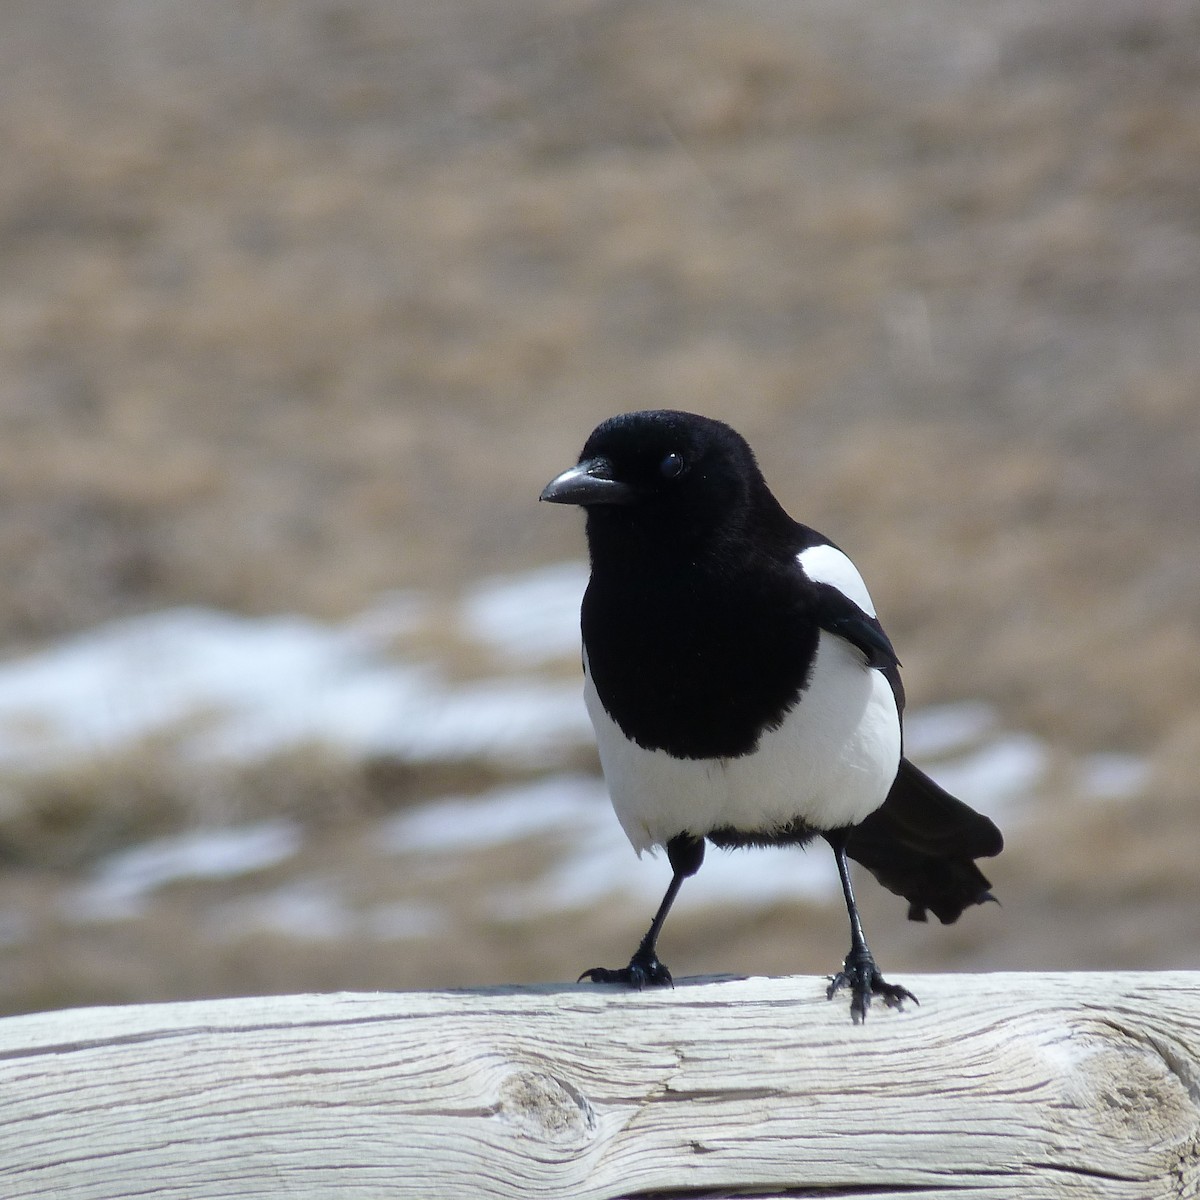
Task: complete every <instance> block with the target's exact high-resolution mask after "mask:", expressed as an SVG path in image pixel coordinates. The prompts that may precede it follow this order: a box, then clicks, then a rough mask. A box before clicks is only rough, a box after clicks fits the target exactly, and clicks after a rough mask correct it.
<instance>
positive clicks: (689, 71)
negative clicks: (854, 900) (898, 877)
mask: <svg viewBox="0 0 1200 1200" xmlns="http://www.w3.org/2000/svg"><path fill="white" fill-rule="evenodd" d="M0 139H2V143H3V147H4V152H3V154H2V155H0V497H2V501H3V502H2V503H0V564H2V566H3V569H2V570H0V647H2V651H3V656H2V658H0V1010H3V1011H10V1012H11V1011H21V1010H28V1009H35V1008H41V1007H56V1006H65V1005H74V1004H86V1003H109V1002H132V1001H143V1000H155V999H166V998H176V997H178V998H183V997H196V996H217V995H235V994H248V993H258V992H282V991H297V990H325V989H343V988H344V989H375V988H413V987H437V986H444V985H473V984H487V983H501V982H504V983H519V982H527V981H537V980H563V979H573V978H574V977H575V976H576V975H577V974H578V972H579V971H581V970H583V969H584V968H586V967H590V966H593V965H597V964H607V965H618V964H620V963H622V962H624V961H625V960H626V959H627V957H628V955H629V953H630V952H631V951H632V949H633V946H634V945H635V944H636V941H637V939H638V938H639V937H640V936H641V934H642V932H643V930H644V928H645V926H646V924H647V923H648V920H649V916H650V913H651V912H652V910H653V907H654V905H655V904H656V903H657V900H658V898H659V896H660V894H661V891H662V889H663V887H664V886H665V883H666V880H667V877H668V875H669V869H668V867H667V865H666V863H665V861H664V860H663V859H662V858H660V859H658V860H649V859H646V860H642V861H641V862H639V861H638V860H637V859H636V858H635V857H634V855H633V852H632V851H631V850H630V849H629V847H628V845H627V844H625V843H624V841H623V838H622V835H621V834H620V831H619V829H618V828H617V825H616V821H615V818H614V817H613V816H612V814H611V811H610V810H609V808H608V805H607V801H606V799H605V795H604V791H603V787H602V784H601V783H600V782H599V776H598V767H597V763H596V759H595V755H594V750H593V748H592V743H591V736H590V731H589V729H588V726H587V722H586V717H585V716H584V714H583V710H582V705H581V702H580V699H579V689H580V685H579V678H578V645H577V627H576V620H577V606H578V601H579V596H580V594H581V592H582V589H583V586H584V582H585V579H586V568H585V566H584V564H583V550H584V543H583V532H582V523H581V521H580V519H579V517H578V514H576V513H573V512H570V511H564V510H561V509H553V510H551V509H548V508H546V507H543V508H541V509H539V507H538V505H537V502H536V499H537V495H538V492H539V490H540V489H541V487H542V485H543V484H544V483H545V482H546V481H547V480H548V479H549V478H550V477H551V476H552V475H554V474H555V473H557V472H558V471H559V470H561V469H562V468H564V467H565V466H567V465H569V464H570V463H571V462H573V461H574V459H575V457H576V455H577V453H578V450H579V448H580V446H581V445H582V442H583V440H584V438H585V436H586V435H587V433H588V432H589V430H590V429H591V428H592V426H593V425H594V424H596V423H597V422H598V421H599V420H601V419H602V418H604V417H606V416H608V415H610V414H612V413H614V412H617V411H619V410H623V409H632V408H644V407H679V408H687V409H693V410H697V411H700V412H703V413H707V414H709V415H712V416H717V417H721V418H724V419H726V420H728V421H730V422H731V423H733V424H734V425H735V426H736V427H737V428H738V429H739V430H741V431H742V432H743V433H744V434H745V435H746V436H747V437H748V439H749V440H750V441H751V443H752V444H753V445H754V446H755V447H756V448H757V449H758V451H759V455H760V459H761V461H762V464H763V467H764V470H765V472H766V474H767V477H768V479H769V480H770V482H771V484H772V486H773V488H774V490H775V492H776V493H777V495H779V497H780V498H781V499H782V500H783V501H784V503H785V504H786V505H787V507H788V508H789V509H790V510H791V511H792V512H793V513H794V514H795V515H797V516H798V517H800V518H801V519H803V520H805V521H807V522H808V523H809V524H812V525H814V526H816V527H817V528H818V529H821V530H822V531H823V532H825V533H827V534H828V535H830V536H831V537H833V538H835V539H836V540H837V541H838V542H839V543H841V544H842V545H843V546H845V547H846V548H847V549H848V550H849V551H850V552H851V553H852V554H853V555H854V557H855V559H856V561H857V562H858V563H859V565H860V566H861V568H862V569H863V572H864V574H865V575H866V577H867V579H868V580H869V582H870V586H871V589H872V592H873V594H874V597H875V600H876V603H877V605H878V607H879V610H880V615H881V617H882V619H883V621H884V622H885V624H886V625H887V627H888V629H889V631H890V633H891V635H892V638H893V640H894V642H895V644H896V646H897V647H898V650H899V653H900V657H901V659H902V660H903V662H904V664H905V669H906V680H907V684H908V691H909V702H910V706H911V714H912V716H911V721H910V726H909V748H910V753H911V755H912V756H913V757H914V758H916V759H917V760H918V761H919V762H920V763H921V764H922V765H924V766H926V767H928V768H929V769H930V770H931V771H932V772H933V773H934V774H935V775H936V776H937V777H938V778H940V779H942V780H943V781H944V782H945V783H947V785H948V786H951V787H953V788H955V789H956V790H958V791H959V792H960V794H962V795H963V796H964V798H966V799H967V800H968V801H971V802H972V803H975V804H976V805H977V806H978V807H980V808H982V809H984V810H985V811H988V812H990V813H992V814H993V815H994V816H995V817H996V819H997V820H998V821H999V822H1000V824H1001V825H1002V826H1003V827H1004V829H1005V832H1006V834H1007V837H1008V849H1007V850H1006V852H1005V854H1004V855H1003V856H1002V857H1001V858H1000V859H998V860H996V861H995V862H994V863H992V864H990V865H989V866H988V874H989V875H990V876H991V877H992V879H993V882H994V884H995V888H996V891H997V893H998V894H999V896H1000V898H1001V900H1002V903H1003V907H1001V908H997V907H995V906H988V907H987V908H986V909H981V910H978V911H975V912H971V913H969V914H967V915H966V916H965V917H964V918H963V920H962V921H961V922H960V923H959V924H958V925H956V926H954V927H951V928H947V929H943V928H940V927H937V926H928V927H927V926H918V925H912V924H909V923H907V922H906V921H905V919H904V905H903V903H902V902H900V901H899V900H897V899H895V898H894V897H892V896H890V895H887V894H885V893H883V892H882V891H881V890H880V889H878V888H876V887H874V886H873V885H868V884H867V883H866V882H864V885H863V887H862V889H861V890H862V893H863V897H862V898H863V902H864V916H865V920H866V921H867V931H868V936H869V937H870V938H871V941H872V944H873V946H874V948H875V951H876V953H877V955H878V956H879V958H880V961H881V964H882V966H883V968H884V970H885V971H886V972H887V973H888V975H889V977H891V978H893V979H900V980H903V978H904V975H905V972H913V971H920V970H929V969H938V970H943V969H946V970H955V969H958V970H992V969H1053V968H1134V967H1138V968H1165V967H1197V966H1200V888H1198V887H1197V885H1196V863H1197V861H1198V860H1200V829H1198V827H1197V809H1196V803H1195V800H1196V790H1197V783H1196V780H1197V777H1198V775H1200V623H1198V621H1197V616H1198V613H1197V609H1198V599H1197V597H1198V594H1200V488H1198V486H1197V475H1198V463H1200V420H1198V416H1200V403H1198V396H1197V384H1196V381H1197V378H1200V11H1198V10H1197V8H1196V6H1195V4H1193V3H1191V2H1190V0H1066V2H1063V3H1058V4H1054V5H1046V4H1044V3H1042V2H1041V0H1010V2H1009V3H1007V4H1003V5H998V4H993V5H977V4H972V5H964V4H961V3H958V2H956V0H903V2H895V3H893V2H885V3H879V2H878V0H810V2H808V3H805V4H803V5H797V4H792V3H780V2H776V0H642V2H640V3H630V2H626V0H506V2H505V3H503V4H498V3H494V2H489V0H410V2H407V3H400V4H397V3H392V2H391V0H290V2H289V3H286V4H284V3H277V2H275V0H208V2H206V3H205V4H203V5H197V4H189V3H186V2H185V0H105V2H104V3H95V4H89V5H80V4H77V3H74V2H73V0H7V2H6V3H5V4H4V5H3V7H2V8H0ZM828 858H829V856H828V855H827V854H823V853H821V851H820V850H816V849H814V851H813V852H812V853H809V854H807V855H805V854H800V853H797V852H794V851H793V852H792V853H791V854H780V855H774V854H767V853H765V852H764V853H763V854H761V855H758V856H757V857H756V858H754V859H751V858H749V857H745V856H741V857H739V856H737V855H733V856H722V855H719V854H712V855H710V859H709V863H708V864H707V865H706V866H705V869H704V871H703V872H702V873H701V875H700V876H699V877H698V878H697V879H696V880H694V881H692V882H691V883H689V884H688V886H687V887H686V888H685V889H684V891H683V894H682V898H681V900H680V903H679V905H678V907H677V909H676V912H675V913H674V914H673V917H672V921H671V922H670V923H669V925H668V927H667V931H666V934H665V935H664V938H663V942H662V952H663V957H664V959H665V960H666V961H667V962H668V963H669V964H670V965H671V967H672V969H673V970H674V971H675V973H676V975H677V976H679V975H686V974H696V973H704V972H713V971H744V972H753V973H783V972H812V973H816V974H822V973H828V972H830V971H832V970H833V969H834V968H835V967H836V966H837V965H838V964H839V963H840V961H841V957H842V955H843V954H844V953H845V949H846V945H847V932H846V926H845V916H844V911H843V910H842V906H841V902H840V899H839V898H838V894H837V890H836V877H835V876H834V874H833V870H832V865H831V863H829V862H827V861H826V859H828Z"/></svg>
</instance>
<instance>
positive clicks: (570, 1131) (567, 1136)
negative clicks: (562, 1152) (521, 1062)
mask: <svg viewBox="0 0 1200 1200" xmlns="http://www.w3.org/2000/svg"><path fill="white" fill-rule="evenodd" d="M497 1114H498V1115H499V1116H500V1117H501V1118H503V1119H504V1120H506V1121H508V1122H510V1123H511V1124H513V1125H516V1126H517V1127H518V1128H519V1129H520V1131H521V1133H522V1135H523V1136H526V1137H532V1138H537V1139H539V1140H541V1141H546V1142H551V1143H554V1144H555V1145H559V1146H561V1145H566V1144H573V1145H579V1144H581V1143H583V1142H586V1141H588V1140H589V1139H590V1138H591V1137H592V1135H593V1134H594V1133H595V1130H596V1111H595V1109H593V1108H592V1106H591V1104H590V1103H589V1101H588V1099H587V1097H586V1096H584V1095H583V1094H582V1093H581V1092H579V1091H578V1089H576V1088H574V1087H572V1086H571V1084H569V1083H567V1082H565V1081H564V1080H561V1079H557V1078H555V1077H554V1076H553V1075H550V1074H547V1073H546V1072H545V1071H537V1070H532V1069H530V1068H527V1067H523V1068H519V1069H518V1070H516V1071H514V1072H513V1073H512V1074H511V1075H509V1076H508V1077H507V1078H506V1079H505V1080H504V1082H503V1083H502V1084H501V1085H500V1098H499V1103H498V1105H497Z"/></svg>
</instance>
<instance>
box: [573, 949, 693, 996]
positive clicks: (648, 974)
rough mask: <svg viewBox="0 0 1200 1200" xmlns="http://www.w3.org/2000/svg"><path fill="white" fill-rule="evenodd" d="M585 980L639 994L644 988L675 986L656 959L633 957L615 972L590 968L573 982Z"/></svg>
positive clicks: (667, 972)
mask: <svg viewBox="0 0 1200 1200" xmlns="http://www.w3.org/2000/svg"><path fill="white" fill-rule="evenodd" d="M585 979H588V980H591V982H592V983H618V984H620V985H621V986H622V987H629V988H636V989H637V990H638V991H639V992H640V991H641V990H642V988H645V987H674V986H675V981H674V980H673V979H672V978H671V972H670V971H668V970H667V968H666V967H665V966H663V964H662V963H660V962H659V961H658V959H657V958H650V959H638V958H636V957H635V958H632V959H630V961H629V966H627V967H618V968H617V969H616V970H613V969H612V968H610V967H592V968H591V969H590V970H587V971H584V973H583V974H582V975H580V977H579V978H578V979H577V980H576V981H575V982H576V983H582V982H583V981H584V980H585Z"/></svg>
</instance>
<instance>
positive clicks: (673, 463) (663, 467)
mask: <svg viewBox="0 0 1200 1200" xmlns="http://www.w3.org/2000/svg"><path fill="white" fill-rule="evenodd" d="M683 466H684V464H683V455H682V454H677V453H676V452H675V451H674V450H672V451H671V453H670V454H668V455H667V456H666V458H664V459H663V460H662V462H660V463H659V464H658V473H659V474H660V475H661V476H662V477H663V478H664V479H676V478H678V477H679V476H680V475H682V474H683Z"/></svg>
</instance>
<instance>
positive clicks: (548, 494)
mask: <svg viewBox="0 0 1200 1200" xmlns="http://www.w3.org/2000/svg"><path fill="white" fill-rule="evenodd" d="M538 499H539V500H548V501H550V503H551V504H582V505H584V506H585V507H586V506H588V505H590V504H632V503H633V502H634V501H635V500H636V499H637V493H636V492H635V491H634V489H633V488H631V487H630V486H629V484H627V483H622V482H621V481H620V480H619V479H614V478H613V477H612V464H611V463H610V462H609V461H608V460H607V459H606V458H589V459H585V460H584V461H583V462H581V463H580V464H579V465H578V466H577V467H572V468H571V469H570V470H569V471H564V472H563V473H562V474H561V475H558V476H556V477H555V478H554V479H552V480H550V482H549V483H548V484H546V486H545V487H544V488H542V494H541V495H540V496H539V497H538Z"/></svg>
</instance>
